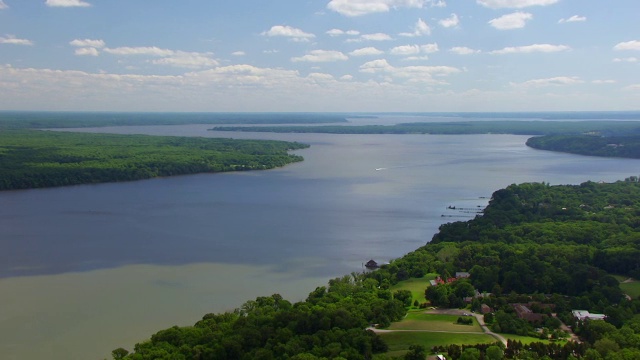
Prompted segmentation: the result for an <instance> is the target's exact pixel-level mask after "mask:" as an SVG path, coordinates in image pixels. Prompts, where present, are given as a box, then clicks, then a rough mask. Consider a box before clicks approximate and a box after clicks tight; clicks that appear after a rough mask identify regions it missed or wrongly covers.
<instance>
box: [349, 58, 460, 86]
mask: <svg viewBox="0 0 640 360" xmlns="http://www.w3.org/2000/svg"><path fill="white" fill-rule="evenodd" d="M360 72H362V73H367V74H388V75H391V76H392V77H394V78H400V79H408V81H409V82H426V83H433V84H445V83H444V82H443V81H441V80H436V79H434V78H433V76H447V75H451V74H455V73H459V72H460V69H457V68H455V67H451V66H405V67H394V66H392V65H390V64H389V63H388V62H387V60H385V59H379V60H373V61H369V62H366V63H364V64H362V65H360Z"/></svg>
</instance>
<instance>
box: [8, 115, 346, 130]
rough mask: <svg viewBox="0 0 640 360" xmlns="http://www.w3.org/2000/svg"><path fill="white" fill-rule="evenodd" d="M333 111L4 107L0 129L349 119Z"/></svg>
mask: <svg viewBox="0 0 640 360" xmlns="http://www.w3.org/2000/svg"><path fill="white" fill-rule="evenodd" d="M345 118H346V115H344V114H332V113H119V112H33V111H0V129H42V128H74V127H76V128H79V127H99V126H100V127H101V126H132V125H184V124H319V123H341V122H346V121H347V120H346V119H345Z"/></svg>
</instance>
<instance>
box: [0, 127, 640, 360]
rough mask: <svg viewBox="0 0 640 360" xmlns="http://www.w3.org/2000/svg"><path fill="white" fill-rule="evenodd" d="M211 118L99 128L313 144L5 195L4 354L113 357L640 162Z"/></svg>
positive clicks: (0, 208) (298, 293)
mask: <svg viewBox="0 0 640 360" xmlns="http://www.w3.org/2000/svg"><path fill="white" fill-rule="evenodd" d="M210 127H211V126H208V125H189V126H149V127H119V128H104V129H85V130H82V131H93V132H97V131H101V132H113V133H145V134H153V135H185V136H203V137H219V136H222V137H236V138H263V139H281V140H290V141H300V142H305V143H309V144H311V145H312V146H311V148H310V149H306V150H301V151H298V152H297V153H298V154H300V155H302V156H304V157H305V161H304V162H302V163H297V164H293V165H290V166H287V167H284V168H281V169H275V170H269V171H256V172H243V173H226V174H201V175H192V176H179V177H172V178H162V179H154V180H146V181H137V182H127V183H113V184H101V185H85V186H73V187H65V188H55V189H40V190H26V191H10V192H2V193H0V244H1V247H0V249H1V251H0V353H1V354H2V358H3V359H19V360H24V359H44V358H46V359H54V360H57V359H65V360H73V359H83V360H84V359H104V358H110V352H111V350H113V349H115V348H117V347H120V346H122V347H124V348H127V349H129V350H131V349H132V348H133V345H134V344H135V343H136V342H139V341H143V340H145V339H146V338H148V337H149V336H150V335H151V334H152V333H153V332H155V331H157V330H160V329H163V328H166V327H169V326H172V325H190V324H193V323H194V322H195V321H197V320H198V319H200V318H201V316H202V315H204V314H206V313H209V312H221V311H226V310H232V309H233V308H236V307H239V306H240V305H242V303H243V302H244V301H246V300H249V299H252V298H255V297H256V296H262V295H271V294H273V293H280V294H282V295H283V296H284V297H285V298H287V299H289V300H291V301H297V300H302V299H304V298H305V296H306V294H308V293H309V292H310V291H311V290H313V289H314V288H315V287H317V286H322V285H325V284H326V282H327V280H328V279H330V278H332V277H336V276H341V275H344V274H349V273H350V272H353V271H362V270H363V269H362V263H363V262H366V261H367V260H369V259H375V260H377V261H380V262H385V261H389V260H390V259H393V258H397V257H400V256H402V255H403V254H405V253H407V252H409V251H411V250H413V249H415V248H417V247H419V246H421V245H423V244H425V243H426V242H428V241H429V240H430V239H431V237H432V236H433V234H434V233H435V232H436V231H437V229H438V226H439V225H440V224H442V223H443V222H446V221H454V220H465V219H468V218H470V217H471V216H473V214H472V213H470V212H463V211H459V210H458V211H453V210H448V209H447V206H449V205H455V206H457V207H458V208H461V207H463V208H469V209H475V208H478V206H484V205H486V203H487V201H488V198H489V197H490V196H491V194H492V192H493V191H495V190H497V189H499V188H502V187H505V186H507V185H509V184H512V183H521V182H534V181H535V182H541V181H545V182H550V183H551V184H578V183H581V182H584V181H587V180H593V181H607V182H609V181H615V180H621V179H624V178H625V177H627V176H630V175H638V173H640V161H639V160H629V159H607V158H595V157H585V156H576V155H568V154H561V153H553V152H547V151H539V150H534V149H530V148H527V147H526V146H525V145H524V143H525V140H526V139H527V137H526V136H511V135H460V136H457V135H438V136H432V135H328V134H267V133H260V134H255V133H215V132H210V131H207V130H206V129H207V128H210Z"/></svg>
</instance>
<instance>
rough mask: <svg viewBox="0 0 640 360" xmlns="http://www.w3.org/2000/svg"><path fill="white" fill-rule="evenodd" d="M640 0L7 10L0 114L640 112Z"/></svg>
mask: <svg viewBox="0 0 640 360" xmlns="http://www.w3.org/2000/svg"><path fill="white" fill-rule="evenodd" d="M639 16H640V1H638V0H615V1H596V0H310V1H307V0H271V1H265V0H237V1H218V0H183V1H178V0H154V1H143V0H0V110H92V111H94V110H95V111H314V112H315V111H349V112H351V111H353V112H372V111H376V112H378V111H425V112H428V111H534V110H537V111H542V110H569V111H571V110H640V106H639V105H638V104H640V25H639V24H640V23H639V20H638V18H639Z"/></svg>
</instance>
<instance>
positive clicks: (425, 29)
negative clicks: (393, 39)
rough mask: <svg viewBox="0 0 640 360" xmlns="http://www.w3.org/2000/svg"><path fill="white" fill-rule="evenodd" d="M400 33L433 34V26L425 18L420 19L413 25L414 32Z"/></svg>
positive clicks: (404, 34) (413, 34) (414, 34)
mask: <svg viewBox="0 0 640 360" xmlns="http://www.w3.org/2000/svg"><path fill="white" fill-rule="evenodd" d="M399 35H400V36H408V37H413V36H425V35H431V27H429V25H428V24H427V23H426V22H424V20H422V19H418V21H417V22H416V23H415V25H413V32H410V33H406V32H405V33H400V34H399Z"/></svg>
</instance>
